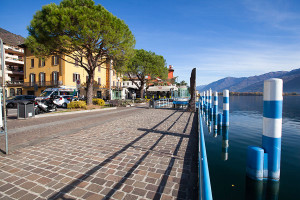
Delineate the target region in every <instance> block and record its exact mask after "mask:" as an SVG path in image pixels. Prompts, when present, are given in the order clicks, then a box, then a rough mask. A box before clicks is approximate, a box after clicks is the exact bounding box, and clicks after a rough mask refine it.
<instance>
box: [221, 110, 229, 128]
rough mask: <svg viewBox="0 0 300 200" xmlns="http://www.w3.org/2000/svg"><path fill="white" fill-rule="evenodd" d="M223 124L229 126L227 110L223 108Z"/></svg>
mask: <svg viewBox="0 0 300 200" xmlns="http://www.w3.org/2000/svg"><path fill="white" fill-rule="evenodd" d="M222 125H223V126H229V110H223V123H222Z"/></svg>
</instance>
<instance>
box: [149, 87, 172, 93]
mask: <svg viewBox="0 0 300 200" xmlns="http://www.w3.org/2000/svg"><path fill="white" fill-rule="evenodd" d="M177 90H178V88H177V87H176V86H152V87H149V88H148V89H147V91H148V92H170V91H177Z"/></svg>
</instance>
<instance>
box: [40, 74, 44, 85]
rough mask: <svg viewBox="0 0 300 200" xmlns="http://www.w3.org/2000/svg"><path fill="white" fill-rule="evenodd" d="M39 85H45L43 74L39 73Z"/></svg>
mask: <svg viewBox="0 0 300 200" xmlns="http://www.w3.org/2000/svg"><path fill="white" fill-rule="evenodd" d="M40 85H41V86H44V85H45V73H43V72H41V73H40Z"/></svg>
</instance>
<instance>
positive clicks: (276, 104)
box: [263, 101, 282, 119]
mask: <svg viewBox="0 0 300 200" xmlns="http://www.w3.org/2000/svg"><path fill="white" fill-rule="evenodd" d="M263 116H264V117H267V118H273V119H280V118H282V101H264V112H263Z"/></svg>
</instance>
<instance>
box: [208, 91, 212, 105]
mask: <svg viewBox="0 0 300 200" xmlns="http://www.w3.org/2000/svg"><path fill="white" fill-rule="evenodd" d="M209 108H212V90H211V89H209Z"/></svg>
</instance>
